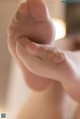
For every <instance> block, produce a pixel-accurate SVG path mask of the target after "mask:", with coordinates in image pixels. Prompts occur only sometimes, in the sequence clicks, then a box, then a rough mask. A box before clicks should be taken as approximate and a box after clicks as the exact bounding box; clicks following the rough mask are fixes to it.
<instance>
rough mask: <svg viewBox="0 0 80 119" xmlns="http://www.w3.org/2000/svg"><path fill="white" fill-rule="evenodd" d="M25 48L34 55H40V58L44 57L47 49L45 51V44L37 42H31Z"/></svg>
mask: <svg viewBox="0 0 80 119" xmlns="http://www.w3.org/2000/svg"><path fill="white" fill-rule="evenodd" d="M27 50H28V51H29V52H30V53H31V54H33V55H35V56H36V57H39V58H40V57H41V58H44V57H45V55H46V53H47V51H46V47H45V45H44V46H43V45H40V44H37V43H34V42H31V43H30V44H29V45H28V46H27Z"/></svg>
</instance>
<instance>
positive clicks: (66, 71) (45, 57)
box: [16, 40, 80, 97]
mask: <svg viewBox="0 0 80 119" xmlns="http://www.w3.org/2000/svg"><path fill="white" fill-rule="evenodd" d="M27 42H28V43H27ZM16 51H17V54H18V56H19V57H20V59H21V60H22V61H23V63H24V65H25V66H26V67H27V68H28V69H29V70H30V71H31V72H33V73H35V74H37V75H39V76H42V77H45V78H49V79H53V80H56V81H60V82H61V83H62V84H63V83H64V82H67V84H68V85H71V86H72V85H73V84H72V82H74V81H76V79H79V75H80V72H79V65H78V64H79V63H78V61H76V58H75V54H74V53H72V52H67V51H64V52H63V51H61V50H59V49H57V48H55V47H50V46H46V45H39V44H36V43H33V42H31V41H30V42H29V40H28V41H27V40H26V43H25V46H23V44H22V42H21V40H20V42H17V49H16ZM31 54H32V55H31ZM33 56H35V57H33ZM67 84H66V83H65V87H64V88H66V87H68V85H67ZM69 87H70V86H69ZM69 90H70V89H69ZM67 92H68V88H67ZM73 92H75V89H74V91H73ZM76 92H77V93H79V91H77V90H76ZM69 93H71V92H70V91H69ZM70 95H73V94H70ZM75 97H77V96H75Z"/></svg>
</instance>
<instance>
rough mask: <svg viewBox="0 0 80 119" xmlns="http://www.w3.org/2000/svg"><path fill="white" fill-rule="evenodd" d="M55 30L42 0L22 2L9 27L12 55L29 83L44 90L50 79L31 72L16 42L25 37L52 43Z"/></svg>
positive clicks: (39, 41) (9, 42)
mask: <svg viewBox="0 0 80 119" xmlns="http://www.w3.org/2000/svg"><path fill="white" fill-rule="evenodd" d="M54 34H55V30H54V26H53V23H52V21H51V20H50V17H49V14H48V10H47V7H46V6H45V4H44V3H43V1H42V0H27V2H25V3H22V4H21V5H20V6H19V8H18V10H17V12H16V14H15V16H14V18H13V19H12V21H11V23H10V26H9V29H8V47H9V51H10V52H11V54H12V56H13V57H14V58H15V59H16V60H17V62H18V63H19V66H20V67H21V69H22V72H23V74H24V78H25V80H26V82H27V84H28V85H29V86H30V87H31V88H33V89H37V90H42V89H44V88H46V87H47V86H48V85H49V84H50V82H51V81H50V80H48V79H46V80H45V78H43V77H41V76H37V75H35V74H33V73H31V72H30V71H29V70H28V69H27V68H26V67H25V65H24V64H23V62H22V61H21V60H20V59H19V57H18V56H17V55H16V42H17V41H18V40H19V39H20V38H23V37H25V38H26V39H27V38H29V39H30V40H31V41H34V42H37V43H40V44H51V43H52V40H54V37H55V35H54Z"/></svg>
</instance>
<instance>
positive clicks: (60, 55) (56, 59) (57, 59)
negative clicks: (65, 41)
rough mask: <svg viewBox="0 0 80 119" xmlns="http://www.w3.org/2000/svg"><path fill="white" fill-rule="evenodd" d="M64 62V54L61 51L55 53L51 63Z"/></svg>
mask: <svg viewBox="0 0 80 119" xmlns="http://www.w3.org/2000/svg"><path fill="white" fill-rule="evenodd" d="M65 60H66V56H65V54H64V52H62V51H57V52H56V54H55V56H53V58H52V61H53V62H54V63H61V62H64V61H65Z"/></svg>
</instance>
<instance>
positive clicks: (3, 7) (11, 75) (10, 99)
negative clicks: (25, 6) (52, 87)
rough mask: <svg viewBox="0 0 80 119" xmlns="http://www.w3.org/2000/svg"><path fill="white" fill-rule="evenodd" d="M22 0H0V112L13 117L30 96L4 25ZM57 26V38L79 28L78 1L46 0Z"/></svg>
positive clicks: (79, 7)
mask: <svg viewBox="0 0 80 119" xmlns="http://www.w3.org/2000/svg"><path fill="white" fill-rule="evenodd" d="M20 2H21V0H0V113H1V112H5V113H7V116H8V118H11V119H14V118H15V113H16V112H17V110H19V108H20V107H21V105H22V104H23V102H24V100H25V99H27V97H28V96H29V91H28V87H27V86H26V84H25V82H24V80H23V77H22V74H21V71H20V69H19V67H18V66H17V64H16V63H15V61H14V60H13V59H12V58H11V56H10V54H9V52H8V48H7V28H8V26H9V23H10V21H11V19H12V17H13V15H14V13H15V11H16V9H17V7H18V5H19V3H20ZM45 2H46V4H47V6H48V8H49V12H50V16H51V18H52V20H53V21H54V24H55V28H56V40H58V39H60V38H64V37H65V36H66V34H70V33H73V32H75V31H79V30H80V4H78V3H75V4H71V3H70V4H65V3H61V1H60V0H45Z"/></svg>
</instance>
